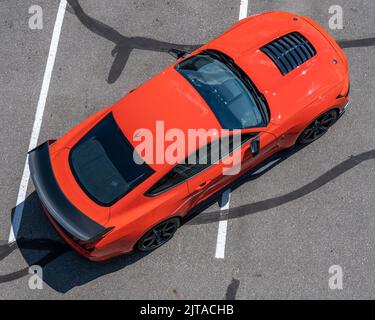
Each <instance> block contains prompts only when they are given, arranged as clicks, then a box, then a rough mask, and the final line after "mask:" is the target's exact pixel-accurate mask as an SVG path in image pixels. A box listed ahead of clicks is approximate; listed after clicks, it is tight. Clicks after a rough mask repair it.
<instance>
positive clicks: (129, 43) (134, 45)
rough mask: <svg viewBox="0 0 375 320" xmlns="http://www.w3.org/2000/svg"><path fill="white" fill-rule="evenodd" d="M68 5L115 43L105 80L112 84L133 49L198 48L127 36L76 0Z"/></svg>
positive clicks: (69, 8) (95, 29)
mask: <svg viewBox="0 0 375 320" xmlns="http://www.w3.org/2000/svg"><path fill="white" fill-rule="evenodd" d="M67 2H68V4H69V7H68V11H69V12H71V13H73V14H75V15H76V16H77V18H78V20H79V21H80V22H81V23H82V25H83V26H85V27H86V28H87V29H89V30H90V31H92V32H93V33H95V34H96V35H98V36H100V37H103V38H104V39H107V40H109V41H111V42H113V43H114V44H115V47H114V49H113V50H112V56H113V57H115V59H114V61H113V64H112V67H111V70H110V71H109V75H108V79H107V82H108V83H109V84H112V83H114V82H116V81H117V79H118V78H119V77H120V76H121V73H122V71H123V70H124V68H125V66H126V63H127V61H128V59H129V56H130V54H131V52H132V51H133V50H135V49H139V50H146V51H155V52H168V50H169V49H172V48H175V49H180V50H184V51H188V52H190V51H194V50H195V49H197V48H199V47H200V46H201V44H196V45H187V44H179V43H171V42H166V41H160V40H155V39H152V38H146V37H127V36H124V35H122V34H120V33H119V32H118V31H117V30H115V29H113V28H112V27H110V26H108V25H106V24H105V23H103V22H101V21H98V20H96V19H94V18H92V17H90V16H89V15H88V14H87V13H86V12H85V11H84V10H83V9H82V7H81V5H80V3H79V1H78V0H67Z"/></svg>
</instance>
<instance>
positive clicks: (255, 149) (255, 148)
mask: <svg viewBox="0 0 375 320" xmlns="http://www.w3.org/2000/svg"><path fill="white" fill-rule="evenodd" d="M250 150H251V154H252V156H253V157H255V156H256V155H257V154H258V153H259V152H260V140H259V137H256V138H255V139H253V140H252V141H251V145H250Z"/></svg>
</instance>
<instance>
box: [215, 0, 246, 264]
mask: <svg viewBox="0 0 375 320" xmlns="http://www.w3.org/2000/svg"><path fill="white" fill-rule="evenodd" d="M248 7H249V1H248V0H241V4H240V13H239V16H238V20H242V19H244V18H246V17H247V11H248ZM229 205H230V190H226V191H225V192H224V193H223V194H222V199H221V204H220V215H221V220H220V221H219V228H218V230H217V240H216V253H215V258H217V259H224V257H225V243H226V240H227V228H228V220H227V218H226V216H227V215H228V211H229Z"/></svg>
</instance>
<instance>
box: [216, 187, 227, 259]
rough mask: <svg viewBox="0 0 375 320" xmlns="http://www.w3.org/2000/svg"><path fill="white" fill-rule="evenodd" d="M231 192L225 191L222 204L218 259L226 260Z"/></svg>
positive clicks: (217, 241) (218, 236)
mask: <svg viewBox="0 0 375 320" xmlns="http://www.w3.org/2000/svg"><path fill="white" fill-rule="evenodd" d="M230 195H231V193H230V190H229V189H228V190H225V191H224V192H223V194H222V196H221V197H222V198H221V200H222V201H221V203H220V214H221V215H222V219H223V220H220V221H219V228H218V231H217V240H216V253H215V258H216V259H224V257H225V243H226V240H227V228H228V220H227V218H226V216H227V215H228V210H229V206H230Z"/></svg>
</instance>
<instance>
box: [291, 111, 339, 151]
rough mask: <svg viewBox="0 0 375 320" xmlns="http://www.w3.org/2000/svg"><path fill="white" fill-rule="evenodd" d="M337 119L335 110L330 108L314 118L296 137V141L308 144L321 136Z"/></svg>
mask: <svg viewBox="0 0 375 320" xmlns="http://www.w3.org/2000/svg"><path fill="white" fill-rule="evenodd" d="M337 119H338V113H337V111H336V110H330V111H327V112H326V113H324V114H322V115H321V116H319V117H318V118H316V119H315V120H314V121H313V122H312V123H311V124H310V125H309V126H307V127H306V128H305V130H303V132H302V133H301V135H300V136H299V137H298V140H297V141H298V143H300V144H309V143H311V142H313V141H315V140H318V139H319V138H320V137H321V136H323V135H324V134H325V133H326V132H327V131H328V129H329V127H331V126H332V125H333V124H334V123H335V122H336V121H337Z"/></svg>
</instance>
